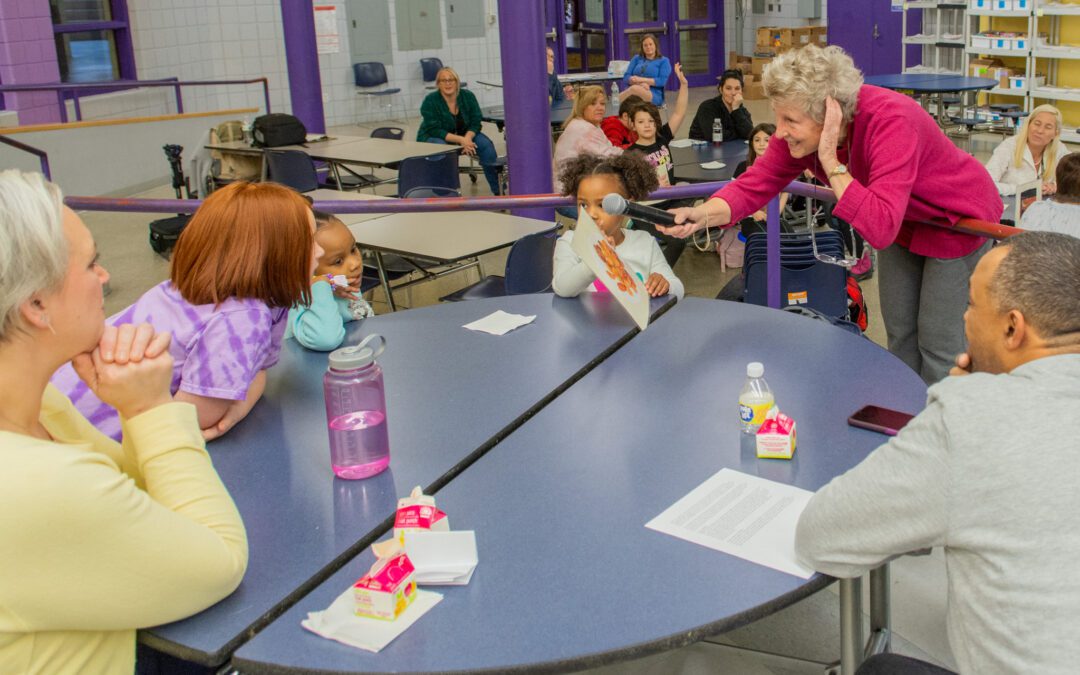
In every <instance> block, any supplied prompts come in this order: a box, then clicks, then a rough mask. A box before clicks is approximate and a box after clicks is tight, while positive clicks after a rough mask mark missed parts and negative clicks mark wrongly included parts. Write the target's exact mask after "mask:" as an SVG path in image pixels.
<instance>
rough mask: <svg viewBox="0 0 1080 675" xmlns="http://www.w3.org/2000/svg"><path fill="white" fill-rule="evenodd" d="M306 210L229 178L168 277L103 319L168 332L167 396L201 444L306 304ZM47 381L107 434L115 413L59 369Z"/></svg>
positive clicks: (292, 198) (116, 427)
mask: <svg viewBox="0 0 1080 675" xmlns="http://www.w3.org/2000/svg"><path fill="white" fill-rule="evenodd" d="M314 230H315V219H314V217H313V215H312V213H311V207H310V206H309V205H308V203H307V202H306V201H305V200H304V198H303V197H301V196H300V195H299V194H297V193H296V192H293V191H292V190H290V189H289V188H286V187H283V186H281V185H275V184H273V183H245V182H237V183H233V184H232V185H229V186H228V187H226V188H223V189H221V190H218V191H217V192H214V194H212V195H211V196H210V197H209V198H207V200H206V202H204V203H203V205H202V206H201V207H200V208H199V210H198V211H196V212H195V215H194V216H193V217H192V219H191V222H190V223H188V226H187V227H186V228H185V229H184V232H183V234H182V235H181V236H180V239H179V240H178V241H177V242H176V249H175V251H174V252H173V257H172V269H171V273H170V279H169V280H168V281H164V282H162V283H160V284H158V285H157V286H155V287H153V288H151V289H150V290H149V291H147V292H146V293H144V294H143V295H142V297H141V298H139V299H138V300H137V301H136V302H135V304H134V305H131V306H130V307H128V308H127V309H125V310H124V311H122V312H120V313H119V314H117V315H115V316H113V317H110V318H109V320H108V323H109V324H110V325H116V324H124V323H143V322H146V323H150V324H152V325H153V326H154V328H155V329H156V330H158V331H159V332H169V333H172V336H173V337H172V343H171V345H170V347H169V350H170V352H171V353H172V356H173V359H174V366H173V377H172V387H171V390H172V393H173V394H174V398H175V400H177V401H187V402H190V403H193V404H194V405H195V408H196V410H197V411H198V415H199V427H200V428H201V429H202V430H203V436H204V437H205V438H206V439H207V440H210V439H213V438H217V437H218V436H220V435H221V434H223V433H225V432H226V431H228V430H229V429H230V428H231V427H232V426H233V425H234V424H236V423H237V422H238V421H240V420H241V419H243V418H244V417H245V416H246V415H247V414H248V412H249V411H250V410H251V408H252V406H254V405H255V403H256V402H257V401H258V400H259V397H260V396H262V392H263V388H264V387H265V385H266V369H268V368H270V367H271V366H273V365H274V364H275V363H277V360H278V353H279V351H280V349H281V339H282V336H283V334H284V331H285V326H286V323H287V322H286V318H287V316H288V313H289V307H291V306H293V305H294V304H296V303H298V302H301V301H303V302H304V303H305V304H310V302H311V297H310V293H311V275H312V272H313V270H314V269H315V260H316V258H317V257H318V256H321V255H322V251H321V250H317V247H318V245H317V244H316V243H315V241H314V238H313V232H314ZM53 383H54V384H56V386H57V387H58V388H59V389H60V390H61V391H62V392H64V393H65V394H67V396H68V398H70V399H71V401H72V403H74V404H75V406H76V407H77V408H78V409H79V411H80V412H81V413H82V414H83V415H84V416H85V417H86V418H87V419H88V420H90V422H91V423H93V424H94V426H96V427H97V428H98V429H100V430H101V431H102V432H103V433H105V434H106V435H108V436H112V437H113V438H115V439H117V440H119V439H120V417H119V415H118V414H117V412H116V410H115V409H114V408H113V407H111V406H109V405H107V404H105V403H103V402H102V401H101V400H100V399H98V398H97V397H96V396H95V395H94V393H93V392H92V391H91V390H90V388H89V387H88V386H87V385H86V384H85V383H83V382H82V381H81V380H80V379H79V378H78V377H77V376H76V375H75V372H74V371H73V370H72V369H71V367H70V366H67V367H65V368H63V369H61V370H60V371H58V372H57V374H56V375H55V376H54V377H53Z"/></svg>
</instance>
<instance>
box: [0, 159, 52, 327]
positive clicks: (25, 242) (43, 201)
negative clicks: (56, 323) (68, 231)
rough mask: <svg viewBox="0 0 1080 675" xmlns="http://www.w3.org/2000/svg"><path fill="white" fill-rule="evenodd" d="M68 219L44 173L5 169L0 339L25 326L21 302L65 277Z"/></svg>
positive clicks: (0, 210)
mask: <svg viewBox="0 0 1080 675" xmlns="http://www.w3.org/2000/svg"><path fill="white" fill-rule="evenodd" d="M63 218H64V213H63V195H62V194H61V193H60V188H59V187H57V186H56V185H55V184H53V183H50V182H49V181H47V180H46V179H45V176H42V175H41V174H40V173H31V172H26V171H19V170H18V169H9V170H7V171H0V342H3V341H5V340H7V339H8V338H9V337H11V332H12V330H14V329H16V328H17V327H18V326H19V325H20V319H19V305H21V304H22V303H24V302H26V301H27V300H29V299H30V297H31V296H32V295H34V293H37V292H39V291H46V290H52V289H55V288H59V287H60V285H61V284H62V283H63V282H64V276H65V275H66V274H67V264H68V245H67V237H65V236H64V225H63Z"/></svg>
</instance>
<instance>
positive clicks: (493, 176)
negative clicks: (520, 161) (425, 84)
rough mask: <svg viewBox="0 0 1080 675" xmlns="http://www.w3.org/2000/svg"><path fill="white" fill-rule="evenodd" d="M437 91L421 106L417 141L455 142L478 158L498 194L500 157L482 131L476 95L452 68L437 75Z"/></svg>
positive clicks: (465, 151)
mask: <svg viewBox="0 0 1080 675" xmlns="http://www.w3.org/2000/svg"><path fill="white" fill-rule="evenodd" d="M435 83H436V84H437V85H438V89H437V90H436V91H433V92H431V93H430V94H428V95H427V97H425V98H424V102H423V103H422V104H420V118H421V119H420V129H419V130H418V131H417V132H416V140H418V141H422V142H423V141H426V142H428V143H453V144H454V145H460V146H461V151H462V152H464V153H465V154H466V155H469V156H470V157H474V156H475V157H478V158H479V159H480V166H482V167H483V168H484V177H485V178H487V182H488V185H489V186H491V194H493V195H497V194H499V172H498V169H497V168H496V166H495V160H496V159H497V158H498V155H497V154H496V153H495V146H494V144H492V142H491V139H490V138H488V137H487V136H485V135H484V134H483V133H482V132H481V131H480V105H479V104H478V103H477V102H476V96H474V95H473V93H472V92H471V91H469V90H468V89H462V88H461V79H460V78H459V77H458V74H457V73H455V72H454V69H453V68H443V69H441V70H439V72H438V73H437V74H436V75H435Z"/></svg>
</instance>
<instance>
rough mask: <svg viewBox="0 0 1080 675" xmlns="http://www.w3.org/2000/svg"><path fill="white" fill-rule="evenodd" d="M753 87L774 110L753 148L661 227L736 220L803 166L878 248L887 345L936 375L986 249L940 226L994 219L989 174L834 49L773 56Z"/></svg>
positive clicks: (947, 357) (947, 362) (997, 201)
mask: <svg viewBox="0 0 1080 675" xmlns="http://www.w3.org/2000/svg"><path fill="white" fill-rule="evenodd" d="M762 85H763V87H764V89H765V94H766V96H768V98H769V99H770V102H771V104H772V109H773V113H774V115H775V116H776V134H775V135H774V136H773V137H772V140H771V141H770V143H769V147H768V149H767V150H766V152H765V154H764V156H762V157H761V158H759V159H758V160H757V161H756V162H755V163H754V165H753V167H751V168H750V170H748V171H747V172H746V173H745V174H743V175H742V176H741V177H740V178H739V180H738V181H735V182H733V183H729V184H728V185H727V186H725V187H724V188H723V189H721V190H720V191H718V192H717V193H716V194H714V195H713V196H712V197H711V198H710V199H709V200H708V201H706V202H705V203H704V204H702V205H700V206H697V207H695V208H692V209H691V208H683V209H676V210H675V211H674V212H675V214H676V217H675V222H676V225H675V226H674V227H671V228H662V229H665V230H666V231H667V232H668V233H669V234H674V235H677V236H683V237H685V236H687V235H689V234H690V233H691V232H694V231H695V230H698V229H700V228H703V227H707V226H709V225H729V224H731V223H736V222H738V221H739V220H740V219H741V218H744V217H746V216H748V215H750V214H751V213H753V212H754V211H757V210H758V209H760V208H762V206H764V204H765V203H766V202H767V201H768V200H769V199H771V198H772V197H774V196H776V195H777V194H778V193H779V192H780V191H781V190H782V189H783V188H784V187H785V186H787V185H788V184H789V183H790V182H791V181H793V180H795V178H796V177H798V175H799V174H800V173H802V172H803V171H804V170H806V169H809V170H810V171H812V172H813V173H814V175H815V176H816V177H817V178H818V179H819V180H821V181H823V182H825V183H827V184H828V185H830V186H831V187H832V189H833V192H834V193H835V194H836V197H837V203H836V207H835V208H834V210H833V213H834V214H835V215H836V217H838V218H841V219H843V220H846V221H847V222H849V223H851V224H852V226H853V227H854V228H855V229H856V230H858V232H859V234H861V235H862V236H863V237H864V238H865V239H866V240H867V241H868V242H869V243H870V245H871V246H873V247H874V248H877V249H879V250H881V255H880V257H879V260H880V264H881V276H880V279H881V286H880V288H881V305H882V309H881V313H882V316H883V317H884V319H885V329H886V332H887V333H888V340H889V350H890V351H892V352H893V353H894V354H896V355H897V356H899V357H900V358H901V359H902V360H903V361H904V362H905V363H907V364H908V365H909V366H911V367H912V368H913V369H914V370H915V371H916V372H917V373H919V374H920V375H921V376H922V378H923V379H924V380H925V381H926V382H928V383H933V382H936V381H938V380H940V379H941V378H943V377H945V375H946V374H948V372H949V368H950V366H951V364H952V361H953V359H954V358H955V356H956V355H957V354H959V353H961V352H963V351H964V344H965V342H964V325H963V314H964V309H965V307H966V305H967V294H968V277H969V276H970V274H971V270H972V269H973V268H974V267H975V263H977V262H978V259H979V258H980V257H981V256H982V254H983V252H984V251H985V250H986V248H987V246H988V244H987V242H986V240H985V239H984V238H982V237H976V236H972V235H968V234H961V233H959V232H956V231H954V230H952V229H950V227H951V226H952V225H955V224H956V222H957V221H958V220H959V219H961V218H964V217H968V218H978V219H981V220H990V221H995V222H996V221H997V220H998V218H999V217H1000V216H1001V209H1002V204H1001V198H1000V197H999V196H998V193H997V189H996V188H995V187H994V183H993V181H991V180H990V176H989V175H988V174H987V173H986V170H985V169H984V168H983V167H982V165H981V164H979V163H978V161H976V160H975V158H974V157H972V156H971V155H969V154H967V153H966V152H964V151H962V150H960V149H959V148H957V147H956V146H955V145H953V144H952V142H951V141H949V139H948V138H946V136H945V134H943V133H941V129H939V128H938V126H937V123H936V122H934V120H933V119H932V118H931V117H930V116H929V115H928V114H927V113H926V112H925V111H924V110H923V109H922V108H920V107H919V105H918V104H917V103H916V102H915V101H913V100H912V99H910V98H908V97H907V96H903V95H901V94H898V93H895V92H892V91H889V90H886V89H880V88H878V87H873V86H870V85H866V84H863V79H862V74H861V73H860V72H859V70H858V69H857V68H856V67H855V64H854V63H853V62H852V60H851V57H849V56H848V55H847V54H846V53H845V52H844V51H843V50H842V49H840V48H839V47H826V48H825V49H822V48H820V47H817V46H814V45H810V46H807V47H803V48H801V49H797V50H793V51H790V52H786V53H784V54H781V55H780V56H777V57H776V58H775V59H774V60H773V61H772V63H771V64H770V65H769V66H768V67H767V68H766V70H765V73H764V76H763V79H762ZM926 221H930V222H934V223H937V224H938V225H941V226H944V227H939V226H935V225H928V224H925V223H926Z"/></svg>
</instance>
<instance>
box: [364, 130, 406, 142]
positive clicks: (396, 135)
mask: <svg viewBox="0 0 1080 675" xmlns="http://www.w3.org/2000/svg"><path fill="white" fill-rule="evenodd" d="M371 137H372V138H389V139H390V140H392V141H400V140H402V139H403V138H405V130H404V129H402V128H401V127H379V128H378V129H372V130H371Z"/></svg>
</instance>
